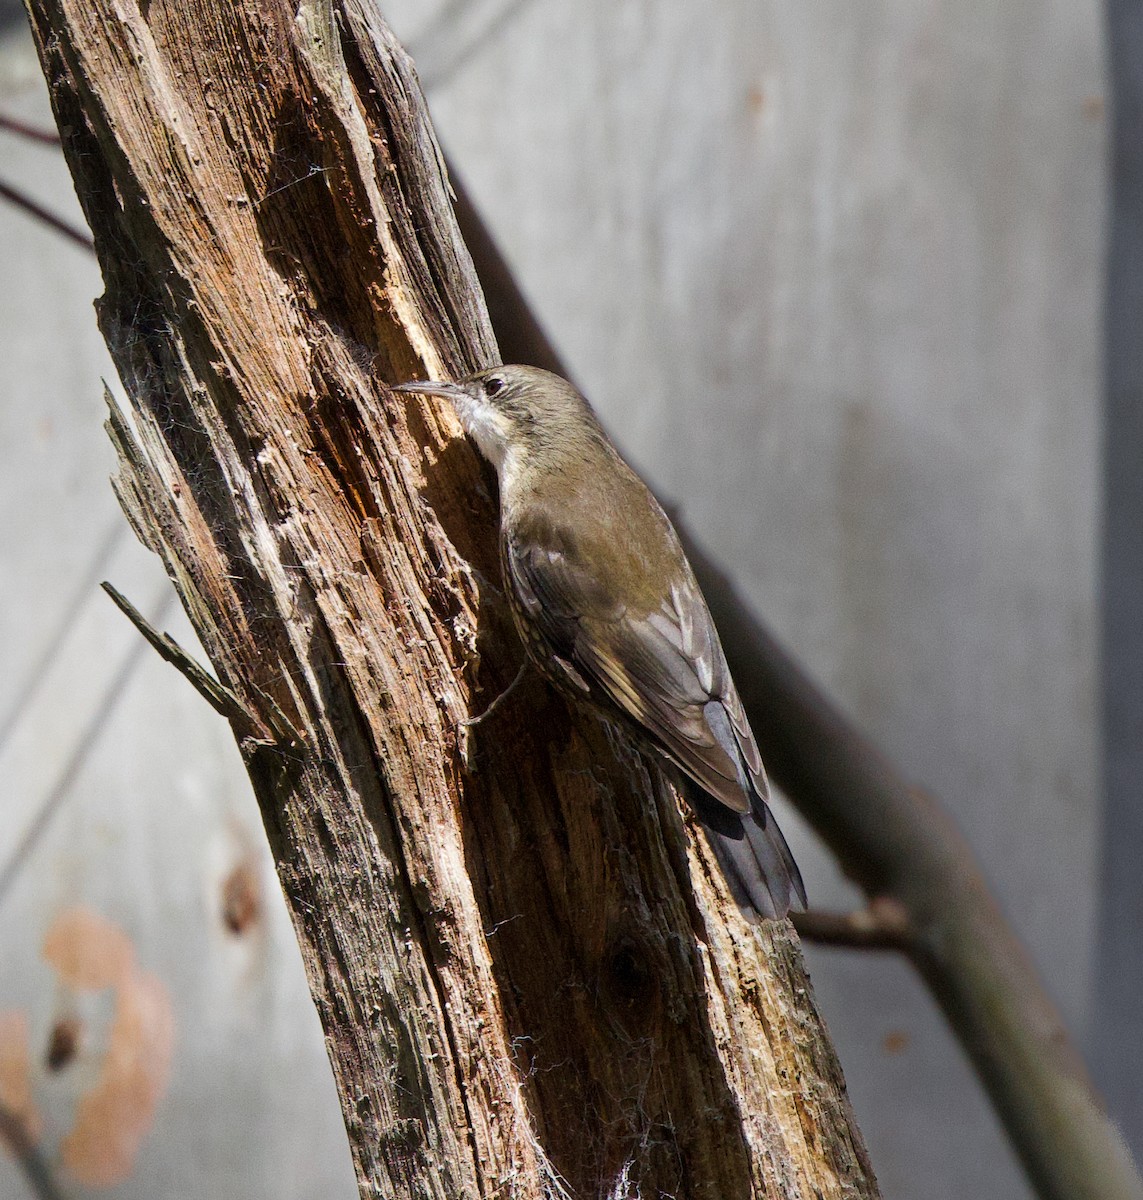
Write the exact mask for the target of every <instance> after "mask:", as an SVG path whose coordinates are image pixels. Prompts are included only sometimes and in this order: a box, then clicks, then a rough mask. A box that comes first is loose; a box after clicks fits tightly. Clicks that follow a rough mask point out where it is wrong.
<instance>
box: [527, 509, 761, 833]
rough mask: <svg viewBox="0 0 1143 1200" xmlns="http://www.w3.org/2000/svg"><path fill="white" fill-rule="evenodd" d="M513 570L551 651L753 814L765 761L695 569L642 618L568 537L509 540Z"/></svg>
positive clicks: (684, 764)
mask: <svg viewBox="0 0 1143 1200" xmlns="http://www.w3.org/2000/svg"><path fill="white" fill-rule="evenodd" d="M552 543H555V544H552ZM505 567H506V570H507V572H508V573H509V575H510V579H511V584H512V586H513V589H514V591H515V594H516V597H517V599H518V601H519V603H520V604H521V605H522V606H523V608H524V609H525V611H526V612H527V615H528V617H529V619H530V623H531V624H532V626H533V628H534V630H535V632H536V633H538V634H539V635H540V636H541V638H542V640H543V643H544V645H543V649H544V650H545V651H546V652H547V653H548V654H551V655H554V656H556V657H557V658H560V659H564V660H566V661H568V662H570V663H571V664H572V666H573V667H574V668H575V670H576V671H577V672H578V673H579V675H581V676H582V677H583V678H584V679H586V680H587V681H588V683H589V685H591V686H592V687H593V688H594V689H596V690H597V692H598V693H601V694H602V696H603V697H605V698H606V700H607V701H610V703H611V704H612V705H613V706H615V707H617V708H618V709H619V710H620V712H621V713H622V714H624V715H625V716H626V717H627V718H628V719H629V720H631V721H633V722H635V723H636V724H637V725H639V726H641V727H642V728H643V729H644V731H645V732H646V733H648V734H650V735H651V737H652V739H653V740H654V742H655V743H656V744H657V745H658V747H659V749H660V750H661V751H662V752H663V753H664V754H665V755H666V756H667V757H668V758H669V759H671V760H672V761H673V762H674V763H675V764H676V765H677V766H678V767H680V768H681V769H682V770H683V771H684V772H685V773H686V774H687V775H689V776H690V777H691V778H692V779H693V780H694V781H695V782H696V783H697V784H699V786H700V787H702V788H703V789H704V790H706V791H707V792H708V793H709V794H710V795H711V796H713V797H714V798H715V799H717V800H718V801H720V802H721V803H722V804H724V805H725V806H726V807H727V808H729V809H730V810H731V811H732V812H735V813H747V812H749V811H750V810H751V792H752V791H753V792H754V793H755V794H757V796H758V797H759V799H763V800H764V799H765V797H766V796H767V794H768V789H767V787H766V779H765V774H764V773H763V771H762V761H761V756H760V755H759V753H758V748H757V746H756V745H755V743H754V738H753V735H752V734H751V733H750V727H749V725H748V724H747V722H746V717H745V713H744V712H743V711H742V705H741V702H740V701H739V699H738V695H737V693H736V692H735V690H734V684H733V682H732V680H731V678H730V673H729V671H728V670H727V668H726V662H725V659H724V657H723V654H722V648H721V646H720V645H719V642H718V635H717V633H716V632H715V629H714V624H713V622H712V621H711V617H710V613H709V612H708V611H707V607H706V602H705V601H704V600H703V598H702V593H701V592H700V591H699V588H698V585H697V583H695V581H694V579H693V577H691V576H690V573H689V571H688V572H687V575H686V577H685V578H682V579H681V580H679V581H678V582H676V584H675V585H674V586H673V587H672V588H671V589H670V591H669V592H668V594H667V595H666V596H665V597H664V599H663V601H662V603H661V605H660V606H659V608H657V609H655V610H654V611H652V612H650V613H648V614H646V615H636V614H634V613H632V612H631V611H629V610H628V608H627V606H626V605H624V604H623V603H621V602H619V601H618V600H617V599H616V597H615V596H614V594H613V590H612V589H611V588H609V587H608V586H607V584H606V582H604V581H601V580H600V579H599V578H597V576H596V575H595V574H594V573H593V572H591V571H589V570H587V569H586V568H585V567H584V566H583V565H582V563H581V562H580V561H579V556H578V555H577V553H576V550H575V543H574V540H573V539H572V538H571V536H570V535H568V534H567V533H566V532H563V533H561V534H560V535H559V536H558V537H553V538H550V539H545V540H543V541H540V542H537V541H536V540H535V539H534V538H528V539H522V538H521V539H514V538H512V537H511V536H508V537H506V539H505ZM597 698H598V696H597ZM747 775H748V776H749V782H748V780H747V778H746V776H747ZM751 785H753V786H751ZM763 811H764V810H763Z"/></svg>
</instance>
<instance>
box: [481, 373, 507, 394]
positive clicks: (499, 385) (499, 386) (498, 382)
mask: <svg viewBox="0 0 1143 1200" xmlns="http://www.w3.org/2000/svg"><path fill="white" fill-rule="evenodd" d="M503 390H504V380H503V378H502V377H501V376H499V375H489V376H488V378H487V379H486V380H485V381H484V394H485V395H486V396H499V395H500V393H501V392H502V391H503Z"/></svg>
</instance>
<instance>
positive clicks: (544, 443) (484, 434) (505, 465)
mask: <svg viewBox="0 0 1143 1200" xmlns="http://www.w3.org/2000/svg"><path fill="white" fill-rule="evenodd" d="M393 390H394V391H397V392H414V393H418V394H420V395H426V396H444V397H446V398H447V399H448V400H450V401H451V402H452V405H453V408H454V409H455V410H456V415H457V416H458V417H459V418H460V423H461V424H462V425H463V426H464V429H465V432H466V433H467V434H468V435H469V436H470V437H471V438H472V439H473V441H475V442H476V444H477V446H478V447H479V449H480V452H481V454H483V455H484V457H485V458H487V459H488V461H489V462H490V463H491V464H492V465H493V466H494V467H495V468H496V470H497V472H498V473H499V474H500V476H501V478H503V476H504V473H505V470H512V469H514V468H515V467H517V466H519V465H521V464H522V463H523V462H526V461H528V460H530V459H534V458H535V457H536V456H537V455H542V454H546V453H550V452H552V451H553V450H556V451H560V452H564V453H566V452H567V451H568V450H574V449H575V447H576V446H577V445H579V444H580V443H581V442H583V441H584V439H586V440H587V441H588V442H597V441H598V440H599V439H600V438H602V436H603V434H602V431H601V430H600V428H599V424H598V422H597V421H596V419H595V414H594V413H593V412H592V411H591V407H590V405H589V404H588V402H587V401H586V400H585V399H584V398H583V397H582V396H581V395H580V394H579V392H577V391H576V389H575V388H574V387H572V385H571V384H570V383H568V381H567V380H566V379H561V378H560V377H559V376H558V375H553V374H552V373H551V372H550V371H541V370H540V369H539V368H538V367H521V366H500V367H491V368H489V369H488V370H486V371H478V372H477V373H476V374H475V375H470V376H469V377H468V378H467V379H461V380H459V381H458V382H456V383H438V382H435V381H432V380H425V381H424V382H421V381H418V380H414V381H412V382H410V383H402V384H401V385H399V386H398V387H396V388H394V389H393Z"/></svg>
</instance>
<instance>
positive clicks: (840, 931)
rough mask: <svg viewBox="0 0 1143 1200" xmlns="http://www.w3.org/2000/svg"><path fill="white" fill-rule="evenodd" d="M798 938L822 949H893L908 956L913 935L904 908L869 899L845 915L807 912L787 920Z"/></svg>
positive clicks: (883, 899) (888, 901)
mask: <svg viewBox="0 0 1143 1200" xmlns="http://www.w3.org/2000/svg"><path fill="white" fill-rule="evenodd" d="M790 919H791V920H792V921H793V922H794V928H795V929H796V930H797V931H798V936H799V937H801V938H802V939H803V940H805V941H808V942H817V943H818V944H819V945H822V946H846V947H849V948H850V949H853V950H896V951H898V952H902V953H911V952H912V951H913V949H914V946H913V943H914V941H915V932H914V930H913V927H912V926H911V925H910V923H909V916H908V914H907V913H906V912H905V910H904V908H903V907H902V906H901V905H900V904H899V903H898V902H897V901H896V900H893V899H890V898H889V897H887V896H883V897H879V898H877V899H874V900H871V901H870V902H869V903H868V904H867V905H866V906H865V907H864V908H859V909H855V910H854V911H853V912H848V913H831V912H821V911H820V910H815V909H810V910H809V911H808V912H802V913H799V912H796V913H793V914H791V918H790Z"/></svg>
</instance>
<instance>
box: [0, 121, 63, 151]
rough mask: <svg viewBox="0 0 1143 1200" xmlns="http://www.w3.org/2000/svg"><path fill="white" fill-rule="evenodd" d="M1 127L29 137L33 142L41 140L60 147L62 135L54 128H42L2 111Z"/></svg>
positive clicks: (46, 143) (20, 135)
mask: <svg viewBox="0 0 1143 1200" xmlns="http://www.w3.org/2000/svg"><path fill="white" fill-rule="evenodd" d="M0 129H3V130H5V131H6V132H8V133H14V134H16V136H17V137H22V138H27V139H28V140H29V141H32V142H40V143H42V144H43V145H45V146H56V147H57V148H58V147H59V144H60V135H59V134H58V133H57V132H56V131H55V130H54V129H40V128H38V127H37V126H35V125H29V124H28V123H27V122H26V121H21V120H20V118H19V117H10V116H8V114H7V113H0Z"/></svg>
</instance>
